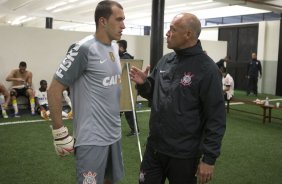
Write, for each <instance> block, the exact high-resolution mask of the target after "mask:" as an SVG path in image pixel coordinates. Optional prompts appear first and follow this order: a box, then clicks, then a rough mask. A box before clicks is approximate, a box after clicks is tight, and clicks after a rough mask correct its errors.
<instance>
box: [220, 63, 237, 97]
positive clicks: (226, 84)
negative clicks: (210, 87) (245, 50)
mask: <svg viewBox="0 0 282 184" xmlns="http://www.w3.org/2000/svg"><path fill="white" fill-rule="evenodd" d="M220 71H221V74H222V88H223V93H224V98H225V100H231V98H232V97H233V96H234V80H233V78H232V76H231V75H230V74H229V73H227V71H226V68H225V67H221V68H220Z"/></svg>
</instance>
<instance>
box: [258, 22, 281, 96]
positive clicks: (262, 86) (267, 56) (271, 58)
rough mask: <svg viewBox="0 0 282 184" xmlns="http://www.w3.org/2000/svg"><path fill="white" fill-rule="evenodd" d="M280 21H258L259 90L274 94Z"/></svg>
mask: <svg viewBox="0 0 282 184" xmlns="http://www.w3.org/2000/svg"><path fill="white" fill-rule="evenodd" d="M279 32H280V21H279V20H277V21H264V22H260V23H259V35H258V53H257V57H258V60H260V61H261V62H262V69H263V70H262V79H260V80H259V85H258V89H259V92H262V93H267V94H275V92H276V80H277V65H278V51H279Z"/></svg>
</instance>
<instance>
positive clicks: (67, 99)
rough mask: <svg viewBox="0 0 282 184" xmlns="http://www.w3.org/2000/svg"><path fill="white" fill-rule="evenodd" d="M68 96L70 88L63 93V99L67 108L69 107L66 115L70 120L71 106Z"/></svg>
mask: <svg viewBox="0 0 282 184" xmlns="http://www.w3.org/2000/svg"><path fill="white" fill-rule="evenodd" d="M69 94H70V88H67V89H66V90H64V91H63V97H64V99H65V101H66V102H67V104H68V106H69V107H70V112H69V113H68V118H70V119H72V104H71V99H70V97H69Z"/></svg>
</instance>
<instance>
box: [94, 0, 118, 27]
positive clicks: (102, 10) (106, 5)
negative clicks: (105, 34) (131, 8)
mask: <svg viewBox="0 0 282 184" xmlns="http://www.w3.org/2000/svg"><path fill="white" fill-rule="evenodd" d="M113 6H117V7H119V8H120V9H123V7H122V6H121V4H119V3H118V2H116V1H110V0H104V1H101V2H99V3H98V5H97V7H96V9H95V14H94V19H95V23H96V28H97V26H98V24H99V18H101V17H104V18H106V19H109V17H110V16H111V15H112V13H113V12H112V7H113Z"/></svg>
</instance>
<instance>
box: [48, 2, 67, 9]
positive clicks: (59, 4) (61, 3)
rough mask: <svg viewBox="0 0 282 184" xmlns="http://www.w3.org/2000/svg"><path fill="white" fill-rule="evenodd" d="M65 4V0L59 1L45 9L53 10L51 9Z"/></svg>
mask: <svg viewBox="0 0 282 184" xmlns="http://www.w3.org/2000/svg"><path fill="white" fill-rule="evenodd" d="M65 4H67V3H66V2H65V1H62V2H59V3H56V4H54V5H53V6H49V7H47V8H46V9H45V10H47V11H49V10H53V9H55V8H58V7H60V6H63V5H65Z"/></svg>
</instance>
